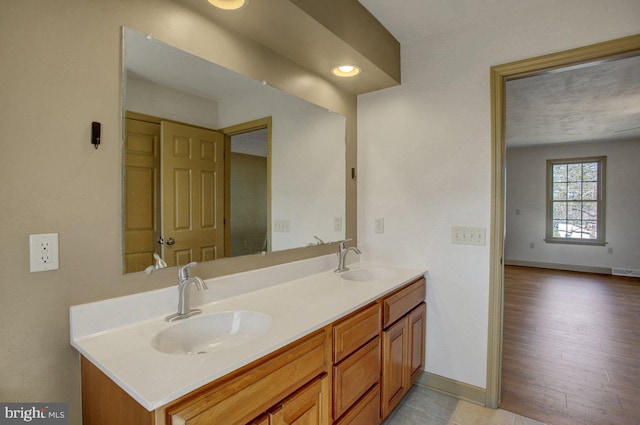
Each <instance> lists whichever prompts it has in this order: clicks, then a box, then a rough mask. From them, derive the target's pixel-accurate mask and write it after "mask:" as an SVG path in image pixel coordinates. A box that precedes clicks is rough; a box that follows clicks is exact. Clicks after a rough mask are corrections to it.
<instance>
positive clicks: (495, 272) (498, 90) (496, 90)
mask: <svg viewBox="0 0 640 425" xmlns="http://www.w3.org/2000/svg"><path fill="white" fill-rule="evenodd" d="M637 55H640V34H637V35H632V36H629V37H624V38H619V39H615V40H611V41H605V42H602V43H597V44H592V45H589V46H585V47H580V48H576V49H571V50H566V51H563V52H558V53H552V54H548V55H544V56H538V57H534V58H530V59H524V60H520V61H516V62H510V63H506V64H503V65H497V66H493V67H491V70H490V73H491V76H490V78H491V240H490V259H489V261H490V264H489V329H488V342H487V384H486V391H485V405H486V406H487V407H491V408H497V407H499V404H500V385H501V379H502V376H501V375H502V325H503V323H502V322H503V297H504V264H503V260H504V258H503V257H504V237H505V176H506V150H505V149H506V143H505V139H504V136H505V115H506V107H505V83H506V82H507V81H509V80H517V79H520V78H525V77H530V76H534V75H540V74H545V73H550V72H554V71H557V70H559V69H561V68H571V67H575V68H579V67H582V66H585V65H586V64H589V63H593V62H604V61H609V60H613V59H620V58H624V57H630V56H637Z"/></svg>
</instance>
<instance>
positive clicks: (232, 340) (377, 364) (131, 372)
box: [71, 256, 426, 425]
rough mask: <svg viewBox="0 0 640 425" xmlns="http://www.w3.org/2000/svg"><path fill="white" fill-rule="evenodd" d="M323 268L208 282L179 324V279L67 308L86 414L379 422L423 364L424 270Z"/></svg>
mask: <svg viewBox="0 0 640 425" xmlns="http://www.w3.org/2000/svg"><path fill="white" fill-rule="evenodd" d="M331 265H333V266H335V256H327V257H320V258H315V259H311V260H304V261H301V262H298V263H294V264H288V265H281V266H275V267H270V268H267V269H261V270H257V271H252V272H245V273H241V274H238V275H231V276H225V277H220V278H215V279H208V280H207V281H206V284H207V286H208V287H209V289H208V290H206V291H197V292H196V291H193V292H192V294H191V296H192V298H193V299H192V304H194V305H195V306H197V307H198V308H199V309H201V310H202V312H201V313H200V314H197V315H194V316H192V317H188V318H185V319H182V320H178V321H175V322H168V321H166V320H165V317H166V316H167V315H168V314H170V313H172V312H173V311H175V304H176V300H177V294H176V288H175V287H171V288H165V289H161V290H157V291H151V292H148V293H142V294H135V295H131V296H127V297H121V298H116V299H112V300H105V301H101V302H97V303H92V304H85V305H80V306H74V307H72V309H71V344H72V345H73V346H74V347H75V348H76V349H77V350H78V351H79V352H80V354H81V365H82V392H83V420H84V423H86V424H90V425H101V424H113V423H118V424H136V425H144V424H154V425H162V424H172V425H177V424H194V425H195V424H225V425H226V424H229V425H231V424H256V425H257V424H259V425H267V424H341V425H344V424H362V425H372V424H378V423H380V422H381V421H382V420H383V419H384V418H385V417H386V416H387V415H388V414H389V413H390V412H391V411H392V410H393V409H394V408H395V407H396V406H397V404H398V403H399V401H400V400H401V399H402V397H403V396H404V395H405V394H406V392H407V391H408V389H409V387H410V386H411V384H412V383H413V382H415V380H416V379H417V378H418V377H419V375H420V374H421V373H422V371H423V369H424V348H425V331H426V317H425V311H426V308H425V303H424V301H425V298H426V289H425V279H424V277H423V276H424V272H425V271H424V270H413V269H405V268H396V267H379V266H374V265H367V264H355V265H352V266H350V268H351V270H349V271H344V272H342V273H334V272H333V271H332V268H331ZM305 270H307V272H306V273H305Z"/></svg>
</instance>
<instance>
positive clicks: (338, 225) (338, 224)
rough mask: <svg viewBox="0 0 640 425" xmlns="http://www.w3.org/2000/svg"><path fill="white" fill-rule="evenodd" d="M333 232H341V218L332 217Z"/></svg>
mask: <svg viewBox="0 0 640 425" xmlns="http://www.w3.org/2000/svg"><path fill="white" fill-rule="evenodd" d="M333 230H334V231H336V232H342V217H333Z"/></svg>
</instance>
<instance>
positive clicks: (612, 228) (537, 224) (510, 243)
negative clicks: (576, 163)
mask: <svg viewBox="0 0 640 425" xmlns="http://www.w3.org/2000/svg"><path fill="white" fill-rule="evenodd" d="M589 156H606V157H607V166H606V170H605V171H606V178H605V183H606V187H605V195H606V204H605V205H606V215H605V217H606V221H605V226H606V230H605V235H606V241H607V243H608V245H607V246H577V245H566V244H547V243H545V242H544V237H545V225H546V167H547V165H546V161H547V159H560V158H580V157H589ZM638 160H640V140H635V141H625V142H610V143H584V144H569V145H555V146H554V145H551V146H548V145H547V146H540V147H528V148H512V149H507V207H506V213H505V218H506V222H507V236H506V240H505V259H506V260H507V261H508V260H516V261H530V262H536V263H555V264H568V265H576V266H588V267H604V268H610V267H620V268H632V269H640V221H639V220H638V216H639V215H640V213H639V211H640V167H639V166H638ZM516 209H518V210H520V214H519V215H516ZM531 243H533V244H534V248H530V244H531ZM609 248H612V249H613V253H611V254H609V253H608V249H609Z"/></svg>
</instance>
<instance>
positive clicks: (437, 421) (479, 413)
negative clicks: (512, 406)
mask: <svg viewBox="0 0 640 425" xmlns="http://www.w3.org/2000/svg"><path fill="white" fill-rule="evenodd" d="M383 425H544V424H543V423H542V422H538V421H534V420H533V419H529V418H525V417H524V416H520V415H516V414H515V413H511V412H507V411H506V410H502V409H487V408H486V407H481V406H478V405H476V404H473V403H469V402H467V401H463V400H458V399H457V398H454V397H451V396H448V395H445V394H442V393H439V392H436V391H433V390H430V389H427V388H425V387H422V386H420V385H418V384H416V385H414V386H413V388H412V389H411V391H409V394H407V396H406V397H405V398H404V400H402V402H401V404H400V406H398V408H397V409H396V410H395V411H394V412H393V413H392V414H391V416H389V418H387V420H386V421H384V423H383Z"/></svg>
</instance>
